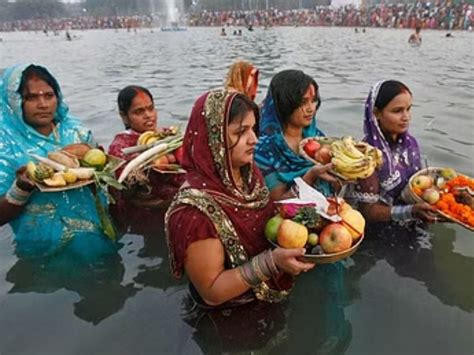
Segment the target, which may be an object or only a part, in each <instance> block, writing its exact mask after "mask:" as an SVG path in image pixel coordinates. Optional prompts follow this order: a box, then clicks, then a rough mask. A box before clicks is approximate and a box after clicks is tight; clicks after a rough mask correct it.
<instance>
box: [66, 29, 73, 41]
mask: <svg viewBox="0 0 474 355" xmlns="http://www.w3.org/2000/svg"><path fill="white" fill-rule="evenodd" d="M66 41H72V37H71V34H70V33H69V31H66Z"/></svg>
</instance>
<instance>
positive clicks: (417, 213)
mask: <svg viewBox="0 0 474 355" xmlns="http://www.w3.org/2000/svg"><path fill="white" fill-rule="evenodd" d="M411 213H412V215H413V217H416V218H418V219H421V220H422V221H424V222H428V223H433V222H437V220H438V218H437V217H436V209H435V208H434V207H433V206H431V205H430V204H428V203H425V202H419V203H415V204H414V205H413V209H412V211H411Z"/></svg>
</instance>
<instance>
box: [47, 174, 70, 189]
mask: <svg viewBox="0 0 474 355" xmlns="http://www.w3.org/2000/svg"><path fill="white" fill-rule="evenodd" d="M43 184H45V185H47V186H49V187H63V186H66V185H67V183H66V180H65V179H64V176H63V174H62V173H55V174H54V175H53V176H52V177H50V178H47V179H44V180H43Z"/></svg>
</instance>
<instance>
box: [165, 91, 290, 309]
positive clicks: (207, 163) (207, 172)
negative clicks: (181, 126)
mask: <svg viewBox="0 0 474 355" xmlns="http://www.w3.org/2000/svg"><path fill="white" fill-rule="evenodd" d="M236 95H237V93H235V92H229V91H226V90H216V91H211V92H209V93H206V94H205V95H203V96H201V97H200V98H199V99H198V100H197V101H196V103H195V105H194V107H193V110H192V113H191V117H190V119H189V122H188V126H187V129H186V133H185V137H184V160H183V167H184V168H185V169H186V171H187V175H186V183H185V185H184V186H183V188H182V189H181V190H180V192H179V193H178V194H177V195H176V196H175V198H174V200H173V203H172V204H171V206H170V208H169V210H168V212H167V214H166V217H165V228H166V235H167V241H168V246H169V250H170V262H171V267H172V272H173V275H174V276H175V277H181V275H182V273H183V269H184V263H185V258H186V250H187V248H188V246H189V245H190V244H191V243H193V242H195V241H198V240H201V239H207V238H219V239H220V240H221V242H222V244H223V246H224V249H225V251H226V265H225V267H226V268H227V269H230V268H235V267H238V266H239V265H241V264H243V263H245V262H247V261H248V260H249V259H250V258H251V257H253V256H255V255H257V254H259V253H261V252H262V251H264V250H266V249H268V248H270V245H269V242H268V241H267V240H266V239H265V237H264V228H265V224H266V221H267V220H268V219H269V218H271V217H272V216H273V215H274V214H275V212H276V211H275V207H274V205H273V202H272V201H271V200H270V193H269V191H268V189H267V187H266V186H265V183H264V181H263V178H262V175H261V173H260V171H259V170H258V168H257V167H256V166H254V165H253V164H252V165H249V166H247V167H246V169H245V172H244V174H243V178H244V183H245V186H246V187H245V188H244V189H243V190H240V189H239V188H237V185H236V183H235V181H234V180H233V177H232V173H231V163H230V154H229V152H228V150H227V148H226V146H227V132H226V128H227V126H228V119H229V111H230V107H231V104H232V101H233V99H234V98H235V96H236ZM292 284H293V278H292V277H291V276H290V275H286V274H280V275H279V277H276V278H274V279H272V280H269V281H268V282H266V283H262V284H260V285H259V286H258V287H256V288H254V289H253V290H252V291H253V292H252V291H250V292H248V293H247V294H244V295H243V296H242V297H241V298H247V299H248V297H249V296H250V298H252V299H255V298H258V299H260V300H263V301H268V302H276V301H279V300H280V299H281V298H283V296H282V295H286V292H280V291H282V290H288V289H289V288H291V286H292Z"/></svg>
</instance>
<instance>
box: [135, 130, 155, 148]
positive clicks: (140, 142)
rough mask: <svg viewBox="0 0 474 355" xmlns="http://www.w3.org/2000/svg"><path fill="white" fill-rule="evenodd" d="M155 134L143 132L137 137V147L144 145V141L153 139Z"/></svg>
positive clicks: (153, 132)
mask: <svg viewBox="0 0 474 355" xmlns="http://www.w3.org/2000/svg"><path fill="white" fill-rule="evenodd" d="M155 134H156V132H155V131H146V132H143V133H142V134H141V135H140V137H138V142H137V143H138V145H144V144H146V141H147V140H148V139H149V138H150V137H153V136H154V135H155Z"/></svg>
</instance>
